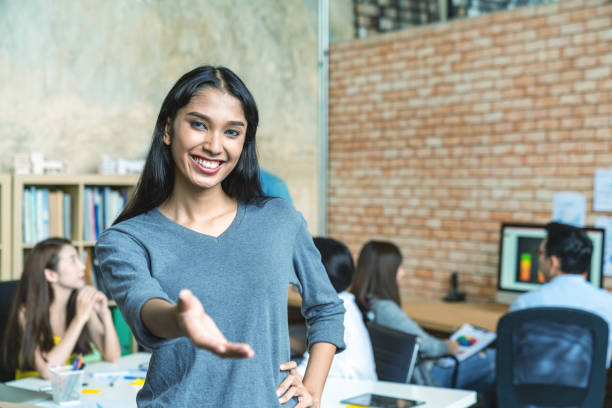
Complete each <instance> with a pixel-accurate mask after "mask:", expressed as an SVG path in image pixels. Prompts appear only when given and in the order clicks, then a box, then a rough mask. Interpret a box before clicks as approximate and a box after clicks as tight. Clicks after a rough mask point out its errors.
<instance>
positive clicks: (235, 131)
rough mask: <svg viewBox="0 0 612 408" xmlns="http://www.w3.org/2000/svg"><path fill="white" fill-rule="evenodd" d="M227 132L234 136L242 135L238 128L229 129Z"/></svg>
mask: <svg viewBox="0 0 612 408" xmlns="http://www.w3.org/2000/svg"><path fill="white" fill-rule="evenodd" d="M225 133H227V134H228V135H230V136H232V137H236V136H240V132H238V131H237V130H234V129H227V130H226V131H225Z"/></svg>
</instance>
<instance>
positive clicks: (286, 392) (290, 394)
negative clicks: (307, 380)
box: [276, 361, 313, 408]
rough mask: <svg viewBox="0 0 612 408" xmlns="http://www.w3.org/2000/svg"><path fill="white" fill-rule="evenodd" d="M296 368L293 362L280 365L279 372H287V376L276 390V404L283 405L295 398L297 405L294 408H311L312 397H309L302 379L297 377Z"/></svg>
mask: <svg viewBox="0 0 612 408" xmlns="http://www.w3.org/2000/svg"><path fill="white" fill-rule="evenodd" d="M296 368H297V363H296V362H295V361H288V362H286V363H282V364H281V365H280V369H281V371H289V375H288V376H287V377H286V378H285V379H284V380H283V382H282V383H281V385H279V386H278V388H277V389H276V396H277V397H279V398H278V402H279V403H281V404H285V403H287V402H288V401H289V400H291V398H294V397H297V398H298V401H299V403H298V404H297V405H296V407H301V408H307V407H312V403H313V399H312V395H310V393H309V392H308V390H307V389H306V387H304V384H303V383H302V377H300V376H299V374H298V373H297V371H296Z"/></svg>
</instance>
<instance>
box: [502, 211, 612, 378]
mask: <svg viewBox="0 0 612 408" xmlns="http://www.w3.org/2000/svg"><path fill="white" fill-rule="evenodd" d="M546 231H547V235H546V239H544V240H542V244H541V245H540V249H539V250H538V254H539V256H538V265H539V267H540V270H541V271H542V274H543V275H544V279H545V280H546V282H547V283H545V284H543V285H542V286H540V287H539V288H538V289H536V290H534V291H531V292H528V293H524V294H522V295H521V296H519V297H518V298H517V299H516V300H515V301H514V303H512V305H511V306H510V311H511V312H512V311H516V310H521V309H527V308H532V307H546V306H551V307H571V308H574V309H580V310H585V311H587V312H592V313H595V314H597V315H599V316H601V317H603V318H604V319H605V320H606V321H607V322H608V328H609V329H611V330H610V331H609V336H610V338H609V342H608V359H607V367H609V366H610V356H611V353H612V326H610V322H612V294H610V292H608V291H607V290H605V289H600V288H596V287H594V286H593V285H591V284H590V283H589V282H587V281H586V279H585V278H584V276H583V274H584V273H585V272H586V271H588V270H589V268H590V265H591V254H592V252H593V243H592V242H591V240H590V239H589V237H588V236H587V234H586V232H585V231H584V230H582V229H580V228H576V227H573V226H570V225H565V224H559V223H556V222H552V223H549V224H548V225H547V226H546Z"/></svg>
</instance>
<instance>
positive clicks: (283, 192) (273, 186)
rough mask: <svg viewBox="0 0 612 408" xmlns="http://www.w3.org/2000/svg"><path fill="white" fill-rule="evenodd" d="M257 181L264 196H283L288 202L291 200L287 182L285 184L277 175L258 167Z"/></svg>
mask: <svg viewBox="0 0 612 408" xmlns="http://www.w3.org/2000/svg"><path fill="white" fill-rule="evenodd" d="M259 182H260V183H261V189H262V191H263V193H264V195H265V196H268V197H278V198H284V199H285V200H287V201H289V202H290V203H291V202H292V201H291V195H290V194H289V189H288V188H287V184H285V182H284V181H283V179H281V178H280V177H278V176H277V175H275V174H272V173H270V172H269V171H266V170H264V169H262V168H261V167H260V168H259Z"/></svg>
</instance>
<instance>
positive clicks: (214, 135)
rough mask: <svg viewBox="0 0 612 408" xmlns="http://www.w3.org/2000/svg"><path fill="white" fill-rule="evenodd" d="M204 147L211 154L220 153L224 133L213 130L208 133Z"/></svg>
mask: <svg viewBox="0 0 612 408" xmlns="http://www.w3.org/2000/svg"><path fill="white" fill-rule="evenodd" d="M203 147H204V149H206V151H207V152H209V153H211V154H215V155H216V154H219V153H221V149H222V135H221V134H220V133H219V132H217V131H215V130H213V131H210V132H208V133H207V134H206V139H205V140H204V145H203Z"/></svg>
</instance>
